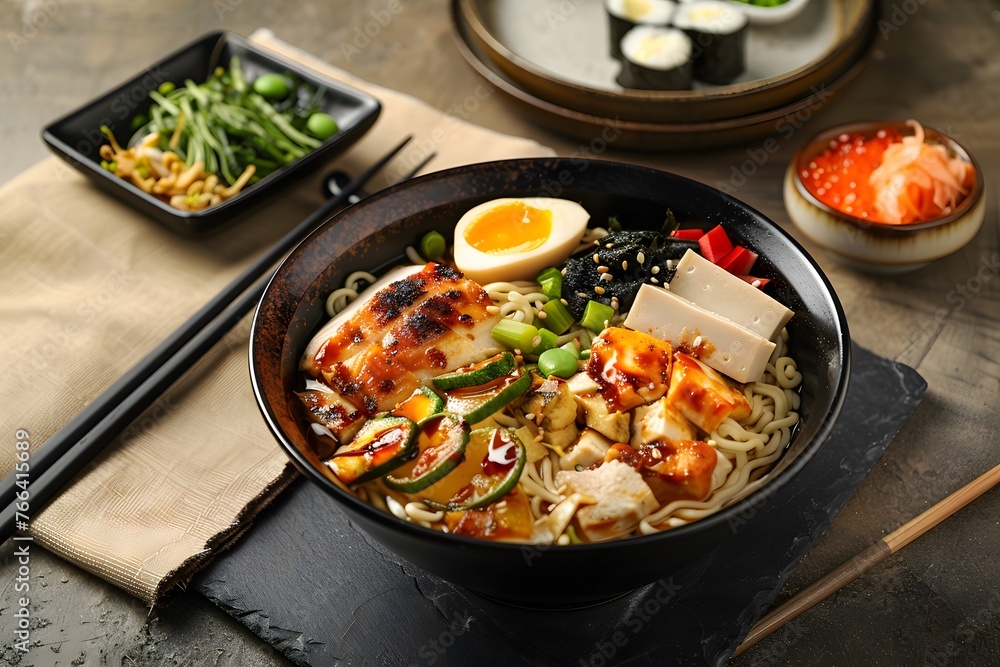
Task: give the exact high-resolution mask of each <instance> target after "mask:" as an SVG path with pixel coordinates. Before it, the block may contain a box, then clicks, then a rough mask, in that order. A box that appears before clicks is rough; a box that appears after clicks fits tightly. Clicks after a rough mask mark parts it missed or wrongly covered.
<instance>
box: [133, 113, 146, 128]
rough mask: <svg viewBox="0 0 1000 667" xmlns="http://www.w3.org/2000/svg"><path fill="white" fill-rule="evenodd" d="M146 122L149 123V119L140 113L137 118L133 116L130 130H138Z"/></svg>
mask: <svg viewBox="0 0 1000 667" xmlns="http://www.w3.org/2000/svg"><path fill="white" fill-rule="evenodd" d="M148 122H149V118H147V117H146V114H142V113H141V114H139V115H138V116H135V117H134V118H133V119H132V129H133V130H138V129H139V128H140V127H142V126H143V125H145V124H146V123H148Z"/></svg>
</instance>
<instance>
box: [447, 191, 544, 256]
mask: <svg viewBox="0 0 1000 667" xmlns="http://www.w3.org/2000/svg"><path fill="white" fill-rule="evenodd" d="M551 234H552V211H547V210H545V209H540V208H534V207H533V206H528V205H527V204H525V203H524V202H510V203H507V204H501V205H499V206H495V207H494V208H491V209H490V210H488V211H486V212H485V213H483V214H482V215H481V216H479V217H478V218H477V219H476V220H475V221H473V222H472V223H471V224H470V225H469V226H468V227H466V229H465V240H466V241H467V242H468V243H469V245H471V246H472V247H473V248H475V249H476V250H478V251H480V252H485V253H489V254H491V255H512V254H514V253H519V252H528V251H529V250H534V249H535V248H537V247H539V246H541V245H542V244H543V243H545V241H547V240H548V238H549V236H550V235H551Z"/></svg>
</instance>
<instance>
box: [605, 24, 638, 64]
mask: <svg viewBox="0 0 1000 667" xmlns="http://www.w3.org/2000/svg"><path fill="white" fill-rule="evenodd" d="M608 25H609V27H610V29H611V33H610V39H611V57H612V58H614V59H615V60H622V59H623V58H624V57H625V56H623V55H622V38H623V37H624V36H625V33H627V32H628V31H629V30H631V29H632V28H634V27H635V26H636V25H638V24H636V23H633V22H632V21H629V20H628V19H623V18H621V17H620V16H615V15H614V14H612V13H611V12H608Z"/></svg>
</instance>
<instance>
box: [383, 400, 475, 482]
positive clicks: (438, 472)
mask: <svg viewBox="0 0 1000 667" xmlns="http://www.w3.org/2000/svg"><path fill="white" fill-rule="evenodd" d="M419 427H420V432H419V433H418V434H417V455H416V457H415V458H414V459H413V460H412V461H408V462H407V463H404V464H403V465H401V466H400V467H398V468H396V469H395V470H393V471H392V472H391V473H389V474H388V475H386V476H385V483H386V484H388V485H389V486H390V487H391V488H393V489H396V490H397V491H402V492H403V493H416V492H417V491H421V490H423V489H426V488H427V487H428V486H430V485H431V484H433V483H434V482H436V481H438V480H439V479H441V478H442V477H444V476H445V475H447V474H448V473H450V472H451V471H452V470H454V469H455V466H457V465H458V464H459V462H460V461H461V460H462V457H463V455H464V454H465V446H466V445H467V444H468V443H469V422H467V421H465V420H464V419H462V418H461V417H459V416H458V415H450V414H447V413H445V414H440V415H433V416H431V417H428V418H427V419H425V420H423V421H422V422H420V424H419Z"/></svg>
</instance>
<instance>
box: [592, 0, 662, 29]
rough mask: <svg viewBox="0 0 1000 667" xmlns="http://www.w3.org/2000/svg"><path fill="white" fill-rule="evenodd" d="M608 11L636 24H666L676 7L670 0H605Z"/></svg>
mask: <svg viewBox="0 0 1000 667" xmlns="http://www.w3.org/2000/svg"><path fill="white" fill-rule="evenodd" d="M604 6H605V7H606V8H607V10H608V13H609V14H611V15H612V16H617V17H618V18H620V19H625V20H626V21H631V22H632V23H636V24H646V25H667V24H668V23H670V18H671V17H672V16H673V15H674V10H675V9H676V8H677V5H676V3H674V2H671V0H606V2H605V3H604Z"/></svg>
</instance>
